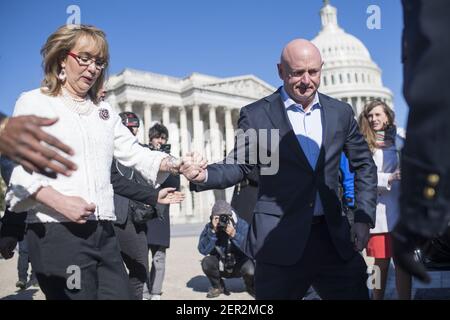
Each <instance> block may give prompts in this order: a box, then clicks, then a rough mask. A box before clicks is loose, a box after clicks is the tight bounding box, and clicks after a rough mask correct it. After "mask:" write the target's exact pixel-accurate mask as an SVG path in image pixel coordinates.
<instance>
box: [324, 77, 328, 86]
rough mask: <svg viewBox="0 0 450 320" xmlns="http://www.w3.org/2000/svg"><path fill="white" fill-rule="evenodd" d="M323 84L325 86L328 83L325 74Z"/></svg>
mask: <svg viewBox="0 0 450 320" xmlns="http://www.w3.org/2000/svg"><path fill="white" fill-rule="evenodd" d="M323 85H324V86H327V85H328V83H327V77H326V76H323Z"/></svg>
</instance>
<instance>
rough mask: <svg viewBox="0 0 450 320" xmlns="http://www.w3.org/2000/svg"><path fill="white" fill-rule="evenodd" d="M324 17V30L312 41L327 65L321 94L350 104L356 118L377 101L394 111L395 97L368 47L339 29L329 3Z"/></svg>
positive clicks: (324, 5) (335, 15)
mask: <svg viewBox="0 0 450 320" xmlns="http://www.w3.org/2000/svg"><path fill="white" fill-rule="evenodd" d="M320 17H321V20H322V29H321V30H320V32H319V34H318V35H317V36H316V37H315V38H314V39H313V40H311V41H312V42H313V43H314V44H315V45H316V46H317V47H318V48H319V50H320V52H321V54H322V59H323V61H324V66H323V69H322V79H321V87H320V91H321V92H322V93H324V94H326V95H329V96H331V97H333V98H336V99H339V100H342V101H344V102H347V103H349V104H350V105H351V106H352V107H353V110H354V112H355V115H359V113H360V112H361V110H362V108H363V107H364V105H365V104H366V103H368V102H369V101H371V100H374V99H379V100H382V101H384V102H385V103H386V104H387V105H388V106H390V107H391V108H392V109H394V106H393V95H392V92H391V91H390V90H389V89H388V88H386V87H385V86H383V82H382V79H381V69H380V68H379V67H378V65H377V64H376V63H375V62H374V61H372V59H371V57H370V53H369V51H368V50H367V48H366V47H365V45H364V44H363V43H362V42H361V41H360V40H359V39H357V38H356V37H354V36H352V35H351V34H348V33H346V32H345V31H344V30H343V29H342V28H340V27H339V25H338V21H337V10H336V8H335V7H333V6H332V5H330V3H329V1H328V0H324V1H323V7H322V9H321V10H320Z"/></svg>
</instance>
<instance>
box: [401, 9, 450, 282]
mask: <svg viewBox="0 0 450 320" xmlns="http://www.w3.org/2000/svg"><path fill="white" fill-rule="evenodd" d="M402 4H403V17H404V30H403V52H402V55H403V58H402V60H403V67H404V69H403V72H404V74H403V76H404V84H403V93H404V96H405V99H406V101H407V103H408V105H409V107H410V112H409V117H408V126H407V131H406V143H405V146H404V148H403V150H402V159H401V167H402V180H401V194H400V212H401V214H400V220H399V223H398V225H397V228H396V230H395V231H394V233H393V236H394V254H395V255H396V256H397V261H398V262H399V263H400V264H401V265H402V266H403V268H404V269H405V270H408V271H410V272H411V273H412V274H413V275H414V276H417V277H418V278H419V279H421V280H429V277H428V275H427V274H426V273H425V269H424V268H423V266H422V265H421V264H419V263H418V262H417V261H416V260H415V256H414V250H415V248H416V247H417V245H419V244H421V243H423V242H424V241H425V240H426V239H429V238H432V237H435V236H436V235H439V234H442V233H444V232H445V230H446V229H447V228H448V224H449V220H450V145H449V143H450V126H449V119H450V91H449V90H448V75H449V72H450V60H449V58H448V57H449V55H450V37H449V35H448V30H449V29H450V19H449V18H448V16H449V14H450V2H449V1H448V0H426V1H425V0H403V1H402Z"/></svg>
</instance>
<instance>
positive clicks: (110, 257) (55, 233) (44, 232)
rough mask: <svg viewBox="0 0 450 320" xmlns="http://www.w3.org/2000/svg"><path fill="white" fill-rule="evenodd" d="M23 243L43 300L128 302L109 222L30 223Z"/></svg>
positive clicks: (125, 276) (125, 285)
mask: <svg viewBox="0 0 450 320" xmlns="http://www.w3.org/2000/svg"><path fill="white" fill-rule="evenodd" d="M27 241H28V246H29V254H30V260H31V265H32V267H33V269H34V271H35V272H36V277H37V279H38V282H39V286H40V287H41V289H42V291H43V292H44V294H45V296H46V298H47V299H50V300H61V299H74V300H97V299H99V300H110V299H130V291H129V286H128V279H127V274H126V270H125V266H124V265H123V262H122V257H121V255H120V251H119V246H118V244H117V238H116V236H115V234H114V228H113V224H112V222H110V221H88V222H87V223H85V224H77V223H73V222H68V223H32V224H29V225H28V232H27Z"/></svg>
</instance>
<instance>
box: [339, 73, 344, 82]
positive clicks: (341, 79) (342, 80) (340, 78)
mask: <svg viewBox="0 0 450 320" xmlns="http://www.w3.org/2000/svg"><path fill="white" fill-rule="evenodd" d="M339 83H340V84H343V83H344V79H343V78H342V74H341V73H339Z"/></svg>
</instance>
